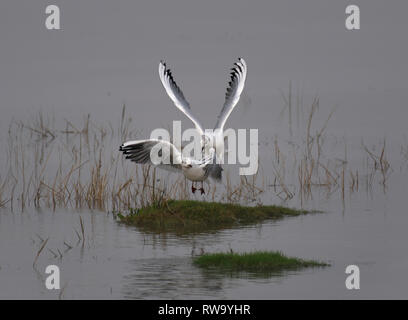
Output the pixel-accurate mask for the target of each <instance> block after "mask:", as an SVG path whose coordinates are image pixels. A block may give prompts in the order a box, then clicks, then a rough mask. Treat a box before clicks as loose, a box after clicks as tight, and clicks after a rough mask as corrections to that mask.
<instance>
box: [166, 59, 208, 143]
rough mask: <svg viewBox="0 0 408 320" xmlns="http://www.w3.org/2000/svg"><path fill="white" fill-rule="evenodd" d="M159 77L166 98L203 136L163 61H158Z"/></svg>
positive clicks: (202, 130)
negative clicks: (167, 97)
mask: <svg viewBox="0 0 408 320" xmlns="http://www.w3.org/2000/svg"><path fill="white" fill-rule="evenodd" d="M159 75H160V80H161V82H162V84H163V86H164V89H166V92H167V94H168V96H169V97H170V99H171V100H172V101H173V102H174V104H175V106H176V107H177V108H178V109H179V110H181V111H182V112H183V113H184V114H185V115H186V116H187V117H188V118H189V119H190V120H191V121H193V123H194V125H195V127H196V129H197V130H198V131H199V132H200V135H203V134H204V129H203V126H202V125H201V123H200V122H199V121H198V120H197V119H196V117H194V116H193V114H192V113H191V108H190V104H189V103H188V102H187V100H186V99H185V98H184V95H183V92H182V91H181V89H180V88H179V87H178V86H177V84H176V82H175V81H174V79H173V76H172V74H171V71H170V69H167V67H166V64H165V63H164V62H163V61H160V64H159Z"/></svg>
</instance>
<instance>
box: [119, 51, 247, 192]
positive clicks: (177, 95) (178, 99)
mask: <svg viewBox="0 0 408 320" xmlns="http://www.w3.org/2000/svg"><path fill="white" fill-rule="evenodd" d="M246 74H247V65H246V63H245V60H244V59H242V58H238V61H237V62H236V63H235V64H234V67H233V68H232V69H231V79H230V81H229V83H228V88H227V92H226V94H225V102H224V105H223V107H222V109H221V112H220V114H219V116H218V118H217V123H216V125H215V127H214V130H213V131H212V132H205V131H204V129H203V126H202V125H201V123H200V122H199V121H198V120H197V118H196V117H195V116H194V115H193V114H192V112H191V107H190V104H189V103H188V102H187V100H186V99H185V97H184V95H183V92H182V91H181V89H180V87H179V86H177V84H176V82H175V80H174V78H173V75H172V73H171V71H170V69H168V68H167V66H166V64H165V63H164V62H163V61H160V64H159V75H160V80H161V82H162V84H163V86H164V88H165V90H166V92H167V94H168V96H169V97H170V99H171V100H172V101H173V103H174V105H175V106H176V107H177V108H178V109H179V110H180V111H182V112H183V113H184V114H185V115H186V116H187V117H188V118H189V119H190V120H191V121H192V122H193V123H194V126H195V128H196V130H197V131H198V133H199V134H200V136H201V141H200V143H201V148H202V152H203V156H202V157H201V159H200V160H196V159H192V158H191V157H186V156H183V155H182V152H181V150H178V149H177V148H176V146H175V145H174V144H172V143H171V142H169V141H165V140H159V139H148V140H134V141H127V142H125V143H123V144H122V146H121V147H120V151H122V152H123V153H124V154H125V155H126V159H129V160H131V161H133V162H136V163H142V164H143V163H150V164H153V165H155V166H157V167H159V168H162V169H166V170H169V171H178V172H180V170H181V171H182V173H183V174H184V176H185V177H186V178H187V179H189V180H191V181H192V186H191V191H192V192H193V193H195V191H196V190H197V188H195V183H196V182H201V188H200V189H199V190H200V191H201V194H203V193H205V192H204V188H203V181H205V180H206V179H207V178H208V177H211V178H213V179H215V180H218V181H220V180H221V177H222V168H221V165H220V164H218V163H219V161H216V160H217V159H223V156H224V126H225V123H226V121H227V119H228V117H229V115H230V114H231V112H232V110H233V109H234V107H235V106H236V104H237V103H238V101H239V97H240V95H241V93H242V90H243V89H244V84H245V79H246ZM152 150H155V151H157V150H159V152H158V153H159V154H160V155H161V156H162V158H161V160H162V163H160V164H157V163H155V162H153V161H152V159H151V154H152ZM163 150H166V151H167V152H162V151H163Z"/></svg>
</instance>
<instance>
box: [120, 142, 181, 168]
mask: <svg viewBox="0 0 408 320" xmlns="http://www.w3.org/2000/svg"><path fill="white" fill-rule="evenodd" d="M119 150H120V151H122V152H123V154H124V155H126V159H129V160H131V161H133V162H136V163H141V164H146V163H147V164H152V165H155V166H157V167H159V168H162V169H166V170H168V171H175V170H179V169H181V161H182V156H181V153H180V151H179V150H177V148H176V147H175V146H174V144H172V143H170V142H169V141H165V140H158V139H148V140H134V141H127V142H125V143H124V144H122V145H121V146H120V148H119ZM156 156H158V157H160V158H155V157H156ZM158 160H161V161H160V162H159V161H158Z"/></svg>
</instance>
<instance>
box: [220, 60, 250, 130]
mask: <svg viewBox="0 0 408 320" xmlns="http://www.w3.org/2000/svg"><path fill="white" fill-rule="evenodd" d="M246 75H247V65H246V62H245V60H244V59H242V58H238V62H236V63H235V64H234V67H233V68H232V69H231V80H230V82H229V87H228V88H227V92H226V94H225V102H224V106H223V107H222V109H221V112H220V114H219V116H218V119H217V123H216V125H215V129H221V130H222V129H223V128H224V125H225V122H226V121H227V119H228V117H229V115H230V114H231V112H232V110H234V107H235V106H236V104H237V103H238V101H239V97H240V96H241V93H242V90H244V85H245V79H246Z"/></svg>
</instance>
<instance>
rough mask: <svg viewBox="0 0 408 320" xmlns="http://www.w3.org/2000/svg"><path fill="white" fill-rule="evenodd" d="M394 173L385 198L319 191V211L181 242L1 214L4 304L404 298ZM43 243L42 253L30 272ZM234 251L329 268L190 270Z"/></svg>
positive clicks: (106, 219) (92, 224)
mask: <svg viewBox="0 0 408 320" xmlns="http://www.w3.org/2000/svg"><path fill="white" fill-rule="evenodd" d="M394 176H395V177H394V180H393V183H392V184H390V187H389V189H388V191H387V193H386V194H384V193H381V192H378V193H376V194H375V195H374V194H372V193H364V192H360V193H358V194H354V195H351V196H350V197H349V199H348V200H347V201H346V204H345V205H344V204H343V202H342V201H341V199H336V198H332V199H329V200H327V199H325V198H324V197H323V196H321V197H320V196H319V194H315V199H314V204H313V205H312V206H315V207H316V206H317V205H316V202H317V203H318V207H319V209H321V210H324V211H325V212H324V213H323V214H314V215H306V216H301V217H295V218H289V219H285V220H281V221H278V222H266V223H263V224H261V225H255V226H250V227H245V228H237V229H229V230H224V231H219V232H216V233H210V234H207V233H203V234H198V235H188V236H182V237H180V236H175V235H171V234H167V235H153V234H146V233H142V232H140V231H138V230H137V229H135V228H133V227H127V226H124V225H121V224H118V223H117V222H116V221H115V219H114V217H113V216H112V214H107V213H104V212H97V211H95V212H89V211H84V212H77V211H68V210H59V211H56V212H52V211H33V210H31V211H29V210H27V211H26V212H24V213H17V212H14V213H13V212H10V211H6V210H3V211H2V212H1V214H0V298H2V299H10V298H23V299H31V298H37V299H58V298H60V299H83V298H90V299H121V298H127V299H190V298H196V299H285V298H295V299H309V298H313V299H315V298H316V299H318V298H329V299H332V298H333V299H334V298H351V299H362V298H386V299H388V298H397V299H399V298H408V278H407V277H406V271H407V270H408V254H407V232H406V228H407V226H408V214H407V212H406V211H405V210H404V209H403V208H404V200H405V196H406V190H407V179H406V176H404V175H403V174H401V175H394ZM79 217H82V220H83V224H84V233H85V237H86V241H85V242H84V244H82V242H81V241H80V240H79V237H78V236H77V235H76V232H78V233H81V227H80V218H79ZM47 238H48V239H49V240H48V243H47V246H46V248H47V249H44V250H43V251H42V252H41V253H40V256H39V257H38V260H37V263H36V265H35V267H33V261H34V259H35V256H36V254H37V252H38V249H39V247H40V246H41V241H42V240H45V239H47ZM64 242H65V244H64ZM71 247H72V248H71ZM230 248H232V249H233V250H234V251H251V250H281V251H282V252H284V253H285V254H287V255H292V256H298V257H303V258H310V259H318V260H323V261H328V262H330V263H331V266H330V267H328V268H317V269H304V270H300V271H296V272H289V273H284V274H281V275H275V276H272V277H270V278H262V277H261V278H259V277H253V276H251V275H239V276H228V275H220V274H217V273H214V272H203V271H202V270H200V269H199V268H197V267H196V266H194V265H193V264H192V255H193V254H198V253H200V252H201V251H202V250H204V251H205V252H217V251H226V250H230ZM48 249H50V250H48ZM61 256H62V257H61ZM50 264H54V265H57V266H59V268H60V271H61V287H62V290H59V291H58V290H55V291H50V290H47V289H46V288H45V285H44V281H45V278H46V274H45V267H46V266H47V265H50ZM350 264H355V265H357V266H359V268H360V277H361V283H360V290H352V291H350V290H347V289H346V287H345V279H346V274H345V268H346V266H347V265H350ZM57 291H58V292H57Z"/></svg>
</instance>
